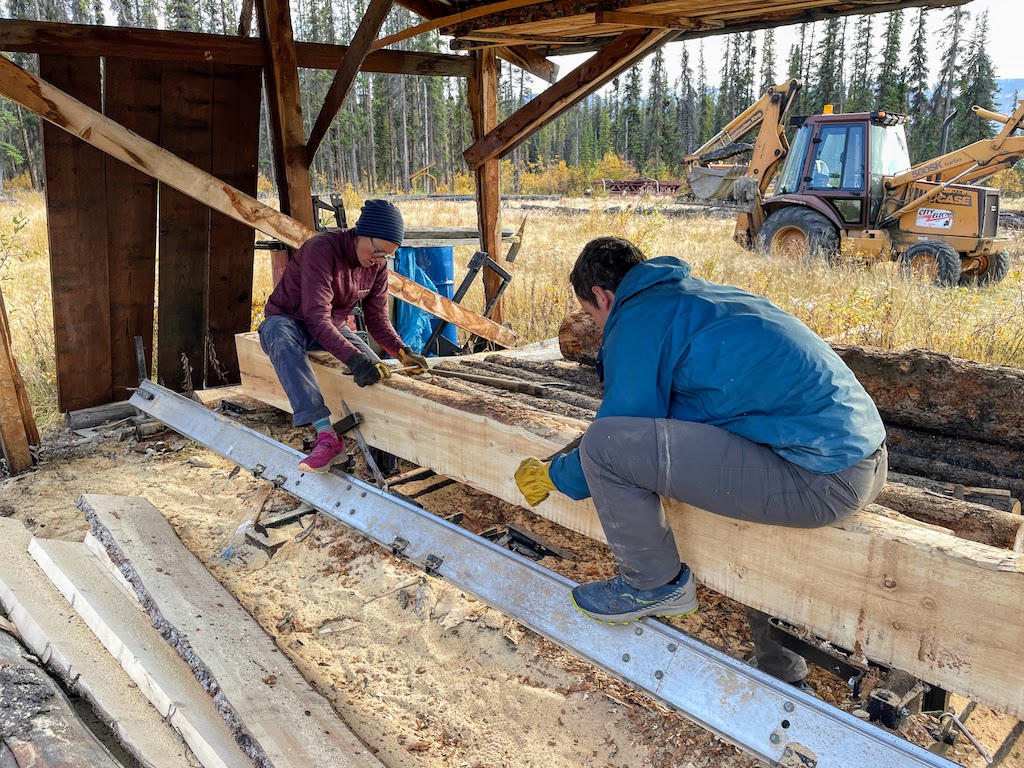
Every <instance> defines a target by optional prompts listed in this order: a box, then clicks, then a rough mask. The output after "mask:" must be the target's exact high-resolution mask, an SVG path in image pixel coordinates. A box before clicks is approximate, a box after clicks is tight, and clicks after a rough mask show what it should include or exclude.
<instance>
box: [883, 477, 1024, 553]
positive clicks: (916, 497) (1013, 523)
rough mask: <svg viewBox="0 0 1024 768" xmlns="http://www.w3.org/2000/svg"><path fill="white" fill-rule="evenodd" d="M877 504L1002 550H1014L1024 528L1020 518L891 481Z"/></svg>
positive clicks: (981, 505) (1022, 520)
mask: <svg viewBox="0 0 1024 768" xmlns="http://www.w3.org/2000/svg"><path fill="white" fill-rule="evenodd" d="M875 502H876V503H877V504H881V505H882V506H885V507H888V508H889V509H895V510H896V511H897V512H900V513H902V514H904V515H907V516H908V517H912V518H914V519H915V520H921V521H922V522H926V523H931V524H933V525H939V526H942V527H944V528H949V529H950V530H952V531H953V532H954V533H955V534H956V535H957V536H960V537H961V538H964V539H970V540H971V541H977V542H980V543H982V544H988V545H989V546H992V547H1000V548H1002V549H1012V548H1013V542H1014V539H1015V538H1016V536H1017V533H1018V532H1019V531H1020V530H1021V528H1022V527H1024V518H1022V517H1021V516H1020V515H1013V514H1010V513H1009V512H1003V511H1001V510H998V509H992V508H991V507H988V506H985V505H983V504H975V503H973V502H970V501H961V500H960V499H954V498H951V497H949V496H946V495H945V494H940V493H935V492H934V491H926V490H924V489H922V488H914V487H913V486H910V485H904V484H903V483H898V482H893V481H891V480H890V481H889V482H888V483H887V484H886V486H885V488H883V489H882V492H881V493H880V494H879V495H878V498H877V499H875Z"/></svg>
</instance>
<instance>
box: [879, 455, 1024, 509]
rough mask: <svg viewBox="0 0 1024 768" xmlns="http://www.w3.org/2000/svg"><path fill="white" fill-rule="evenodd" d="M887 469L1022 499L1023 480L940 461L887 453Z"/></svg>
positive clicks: (1023, 494) (1023, 491)
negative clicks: (1000, 491)
mask: <svg viewBox="0 0 1024 768" xmlns="http://www.w3.org/2000/svg"><path fill="white" fill-rule="evenodd" d="M889 469H890V470H892V471H893V472H902V473H903V474H905V475H917V476H918V477H927V478H930V479H932V480H935V481H936V482H943V483H958V484H960V485H963V486H968V485H969V486H973V487H975V488H999V489H1002V490H1006V491H1009V492H1010V493H1011V494H1013V496H1014V497H1015V498H1018V499H1020V498H1024V480H1020V479H1018V478H1013V477H1003V476H1001V475H990V474H988V473H987V472H978V471H976V470H973V469H964V468H963V467H957V466H954V465H953V464H946V463H945V462H942V461H933V460H932V459H922V458H920V457H918V456H910V455H907V454H905V453H899V452H898V451H890V452H889Z"/></svg>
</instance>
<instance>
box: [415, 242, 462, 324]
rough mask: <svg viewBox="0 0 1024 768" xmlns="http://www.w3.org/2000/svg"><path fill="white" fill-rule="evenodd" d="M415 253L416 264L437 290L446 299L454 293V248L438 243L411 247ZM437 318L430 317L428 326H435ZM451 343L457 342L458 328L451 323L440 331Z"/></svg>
mask: <svg viewBox="0 0 1024 768" xmlns="http://www.w3.org/2000/svg"><path fill="white" fill-rule="evenodd" d="M411 250H412V251H413V252H414V253H415V254H416V264H418V265H419V267H420V269H422V270H423V271H424V272H426V273H427V277H429V278H430V279H431V280H432V281H433V283H434V286H435V288H436V289H437V292H438V293H439V294H441V295H442V296H444V297H445V298H446V299H450V298H452V296H454V295H455V256H454V253H455V249H454V248H453V247H452V246H450V245H438V246H430V247H422V248H412V249H411ZM437 323H438V320H437V318H432V319H431V322H430V328H431V330H433V329H434V328H435V327H436V326H437ZM441 335H442V336H444V337H445V338H446V339H448V341H450V342H451V343H452V344H458V343H459V337H458V329H456V327H455V326H454V325H452V324H451V323H449V324H448V325H446V326H445V329H444V331H442V332H441Z"/></svg>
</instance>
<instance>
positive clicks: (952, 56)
mask: <svg viewBox="0 0 1024 768" xmlns="http://www.w3.org/2000/svg"><path fill="white" fill-rule="evenodd" d="M969 19H970V13H969V12H968V11H965V10H964V9H963V8H962V7H961V6H957V7H956V8H953V9H952V10H951V11H950V12H949V16H947V17H946V24H945V26H944V27H943V28H942V33H941V37H942V39H944V40H948V41H949V43H948V45H947V46H946V50H945V52H944V53H943V54H942V68H941V71H940V73H939V82H938V83H936V85H935V90H934V91H933V93H932V114H933V115H934V116H935V118H936V121H937V122H938V123H939V124H940V125H941V123H942V121H943V120H945V119H946V116H947V115H949V114H950V112H952V110H953V97H954V95H955V91H956V84H957V81H958V80H959V78H960V73H959V71H958V68H959V66H960V57H961V54H962V53H963V50H962V49H963V34H964V25H965V24H967V22H968V21H969ZM936 141H938V138H936Z"/></svg>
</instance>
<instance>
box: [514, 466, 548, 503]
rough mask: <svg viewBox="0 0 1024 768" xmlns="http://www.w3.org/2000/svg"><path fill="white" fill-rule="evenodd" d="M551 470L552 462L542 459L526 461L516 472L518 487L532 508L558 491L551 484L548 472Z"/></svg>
mask: <svg viewBox="0 0 1024 768" xmlns="http://www.w3.org/2000/svg"><path fill="white" fill-rule="evenodd" d="M549 469H551V462H550V461H541V460H540V459H533V458H530V459H524V460H523V463H522V464H520V465H519V469H517V470H516V473H515V479H516V485H518V486H519V491H520V493H522V494H523V496H524V497H525V498H526V503H527V504H529V505H530V506H531V507H535V506H537V505H538V504H540V503H541V502H542V501H544V499H546V498H547V497H548V494H550V493H551V491H554V490H557V489H556V488H555V484H554V483H553V482H551V476H550V475H549V474H548V470H549Z"/></svg>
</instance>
